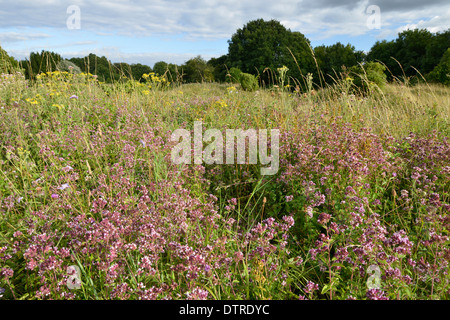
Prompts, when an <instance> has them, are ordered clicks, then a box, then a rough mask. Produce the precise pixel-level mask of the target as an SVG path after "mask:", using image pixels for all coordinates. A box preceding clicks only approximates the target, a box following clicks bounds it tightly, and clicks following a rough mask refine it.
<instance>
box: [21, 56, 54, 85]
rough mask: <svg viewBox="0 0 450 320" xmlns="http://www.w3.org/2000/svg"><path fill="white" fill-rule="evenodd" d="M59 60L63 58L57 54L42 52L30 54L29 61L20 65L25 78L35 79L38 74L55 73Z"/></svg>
mask: <svg viewBox="0 0 450 320" xmlns="http://www.w3.org/2000/svg"><path fill="white" fill-rule="evenodd" d="M61 60H63V58H62V57H61V56H60V55H59V54H58V53H55V52H50V51H45V50H42V51H41V53H39V52H31V53H30V58H29V60H25V61H21V64H22V67H23V68H24V69H25V77H26V78H27V79H35V77H36V75H38V74H39V73H44V72H52V71H56V70H57V69H58V68H57V65H58V63H59V62H60V61H61Z"/></svg>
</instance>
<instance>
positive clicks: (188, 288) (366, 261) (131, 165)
mask: <svg viewBox="0 0 450 320" xmlns="http://www.w3.org/2000/svg"><path fill="white" fill-rule="evenodd" d="M146 79H147V81H144V82H136V81H127V82H122V83H116V84H113V85H109V84H104V83H99V82H98V81H97V80H96V78H95V77H94V76H92V75H89V74H81V75H72V74H71V73H64V72H59V71H57V72H53V73H49V74H46V75H41V76H39V77H38V79H37V80H36V82H30V81H27V80H25V79H23V77H22V76H21V75H20V74H15V75H1V78H0V108H1V109H0V115H1V117H0V132H1V137H0V148H1V149H0V218H1V219H0V259H1V260H0V287H1V288H4V289H5V292H4V294H3V299H49V298H52V299H163V298H168V299H204V298H206V299H353V298H354V299H385V298H389V299H448V298H449V297H450V296H449V295H450V293H449V292H450V284H449V277H448V262H449V259H450V258H449V257H450V252H449V249H448V247H449V246H448V244H449V238H448V233H449V218H448V213H449V211H450V204H449V163H450V161H449V150H450V148H449V145H448V136H449V128H450V127H449V125H448V122H449V119H448V116H449V114H450V112H449V111H450V110H449V108H450V94H449V93H450V89H449V88H448V87H444V86H439V85H432V84H427V83H424V84H418V85H415V86H409V85H406V84H404V83H399V82H397V83H392V84H388V85H387V86H386V88H385V89H384V90H383V91H382V92H372V93H368V94H364V95H362V94H357V93H353V94H352V92H353V91H351V90H350V89H351V87H349V83H348V81H346V80H338V81H337V82H336V84H335V85H334V86H328V87H326V88H324V89H320V90H317V89H316V90H315V91H314V90H312V91H308V92H305V93H296V92H295V91H292V92H291V91H288V90H284V89H283V90H282V89H281V88H283V86H281V88H280V87H272V88H266V89H260V90H258V91H255V92H247V91H243V90H241V88H240V86H239V85H238V84H217V83H205V84H183V85H173V84H172V85H167V84H165V83H164V81H161V79H159V78H158V77H155V76H153V77H151V76H149V77H146ZM195 120H202V122H203V125H204V129H205V130H206V129H208V128H216V129H219V130H225V129H226V128H231V129H235V128H243V129H249V128H253V129H271V128H277V129H279V130H280V133H281V135H280V169H279V171H278V173H277V174H276V175H274V176H261V175H260V170H259V169H260V165H259V164H257V165H253V164H252V165H214V164H213V165H175V164H173V163H172V162H171V160H170V152H171V148H172V147H173V146H174V142H171V141H170V133H171V132H172V131H173V130H175V129H178V128H187V129H192V128H193V123H194V121H195ZM71 265H76V266H78V267H79V270H80V274H79V275H77V277H78V279H79V281H80V287H79V288H78V289H74V288H73V287H72V289H71V288H69V287H68V285H67V281H69V280H70V279H72V280H73V275H70V274H68V273H67V268H68V267H69V266H71ZM369 266H378V268H379V269H380V275H381V279H380V281H381V282H380V286H379V287H378V288H377V289H371V288H369V287H368V280H370V279H373V277H371V275H372V274H371V273H369V272H368V270H372V269H373V267H372V268H371V269H369Z"/></svg>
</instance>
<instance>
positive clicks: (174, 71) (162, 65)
mask: <svg viewBox="0 0 450 320" xmlns="http://www.w3.org/2000/svg"><path fill="white" fill-rule="evenodd" d="M153 72H154V73H155V74H156V75H157V76H160V77H161V76H164V77H165V78H166V80H167V81H172V82H174V81H179V77H180V74H179V67H178V66H177V65H176V64H173V63H167V62H165V61H158V62H156V63H155V64H154V65H153Z"/></svg>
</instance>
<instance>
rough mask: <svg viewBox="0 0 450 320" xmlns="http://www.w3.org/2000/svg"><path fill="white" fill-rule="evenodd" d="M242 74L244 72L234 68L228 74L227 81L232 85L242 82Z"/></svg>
mask: <svg viewBox="0 0 450 320" xmlns="http://www.w3.org/2000/svg"><path fill="white" fill-rule="evenodd" d="M241 74H242V71H241V70H240V69H238V68H235V67H233V68H231V69H230V71H229V73H228V77H227V80H228V81H229V82H232V83H235V82H241Z"/></svg>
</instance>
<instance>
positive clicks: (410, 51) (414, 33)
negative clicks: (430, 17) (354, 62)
mask: <svg viewBox="0 0 450 320" xmlns="http://www.w3.org/2000/svg"><path fill="white" fill-rule="evenodd" d="M449 47H450V29H449V30H447V31H445V32H442V33H439V32H438V33H435V34H433V33H431V32H429V31H428V30H426V29H415V30H406V31H403V32H402V33H399V34H398V37H397V39H395V40H392V41H386V40H383V41H377V42H376V43H375V44H374V45H373V46H372V48H371V49H370V52H369V53H368V54H367V60H368V61H380V62H382V63H383V64H384V65H386V67H387V69H388V70H387V71H389V74H388V76H389V78H390V80H392V79H393V78H402V77H407V78H408V77H413V76H417V71H416V69H417V70H418V71H419V72H421V73H422V74H427V73H429V72H431V71H432V70H433V68H434V67H435V66H436V65H438V64H439V61H440V59H441V57H442V55H443V54H444V53H445V51H446V50H447V48H449Z"/></svg>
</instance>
